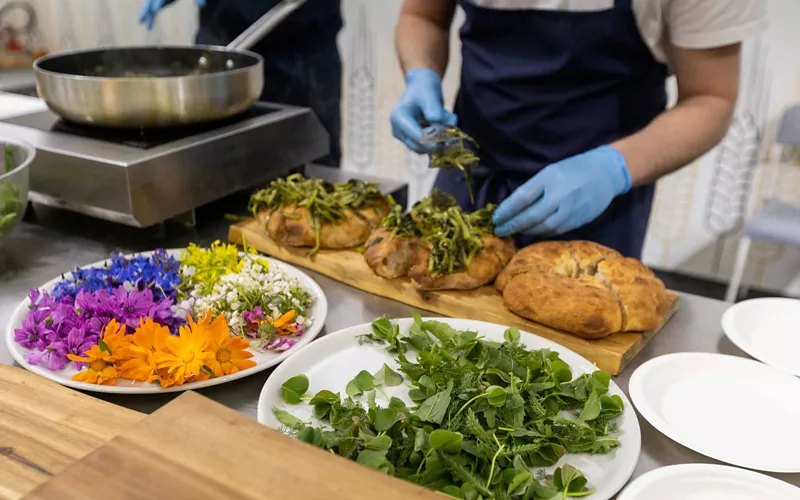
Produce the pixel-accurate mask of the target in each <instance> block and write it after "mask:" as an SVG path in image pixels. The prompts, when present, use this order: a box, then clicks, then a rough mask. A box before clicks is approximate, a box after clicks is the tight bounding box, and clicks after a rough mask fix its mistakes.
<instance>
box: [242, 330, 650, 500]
mask: <svg viewBox="0 0 800 500" xmlns="http://www.w3.org/2000/svg"><path fill="white" fill-rule="evenodd" d="M476 337H477V338H476ZM403 350H405V353H404V354H402V355H400V353H401V352H402V351H403ZM556 353H557V354H556ZM512 374H513V376H512ZM312 405H313V406H312ZM317 417H319V418H317ZM258 420H259V422H261V423H263V424H265V425H268V426H270V427H272V428H275V429H281V430H283V431H284V432H287V433H289V434H292V435H294V436H295V437H297V438H298V439H301V440H303V441H306V442H310V443H312V444H315V445H317V446H320V447H322V448H325V449H329V450H331V451H333V452H334V453H337V454H340V455H344V456H347V457H348V458H350V459H353V460H357V461H358V462H360V463H362V464H364V465H367V466H370V467H373V468H376V469H379V470H383V471H385V472H388V473H390V474H393V475H395V476H398V477H402V478H405V479H407V480H410V481H412V482H416V483H418V484H423V485H424V486H427V487H429V488H432V489H437V490H439V491H442V492H444V493H448V494H450V495H453V496H456V497H457V498H464V497H466V498H477V496H476V495H482V496H483V498H487V497H489V496H490V495H491V494H494V492H495V491H499V490H503V492H510V495H508V497H509V498H512V499H521V498H533V499H534V500H539V499H550V498H552V497H553V496H554V495H559V496H558V498H561V496H560V495H563V494H564V489H565V488H567V489H568V491H569V492H570V493H577V494H578V495H569V496H570V497H571V496H586V494H587V493H588V492H590V491H592V490H595V492H594V493H591V494H589V495H588V498H591V499H595V500H605V499H609V498H611V497H612V496H614V495H615V494H616V493H617V492H618V491H619V490H620V489H621V488H622V486H624V485H625V483H626V481H627V480H628V478H630V476H631V474H632V473H633V470H634V468H635V467H636V463H637V461H638V458H639V451H640V448H641V435H640V432H639V424H638V421H637V418H636V415H635V413H634V411H633V408H632V407H631V404H630V402H629V401H628V399H627V398H626V397H625V395H624V394H623V393H622V391H621V390H620V388H619V387H617V385H616V384H614V383H613V382H610V376H608V374H607V373H605V372H597V371H596V368H595V367H594V365H593V364H592V363H590V362H589V361H587V360H586V359H584V358H582V357H581V356H579V355H577V354H575V353H574V352H572V351H570V350H568V349H566V348H564V347H561V346H559V345H558V344H555V343H553V342H550V341H548V340H545V339H543V338H541V337H537V336H536V335H533V334H529V333H521V334H520V333H519V332H518V331H517V330H513V329H508V328H507V327H505V326H501V325H496V324H492V323H484V322H480V321H472V320H464V319H443V320H423V319H421V318H419V317H418V316H417V315H415V318H414V319H412V318H407V319H400V320H397V321H392V322H390V321H388V320H386V319H384V318H380V319H378V320H376V321H375V322H373V323H372V324H364V325H359V326H354V327H352V328H347V329H345V330H341V331H339V332H336V333H332V334H330V335H327V336H325V337H323V338H321V339H318V340H317V341H316V342H313V343H311V344H310V345H308V346H306V347H305V348H303V350H302V351H300V352H298V353H297V354H296V355H295V356H293V357H292V358H290V359H288V360H286V361H285V362H284V363H283V364H281V365H280V366H279V367H278V368H277V369H276V370H275V372H274V373H273V374H272V375H271V376H270V378H269V379H268V380H267V382H266V384H265V385H264V388H263V390H262V391H261V397H260V399H259V402H258ZM495 438H497V439H495ZM591 451H594V452H596V453H589V452H591ZM527 495H530V496H527ZM504 498H505V497H504Z"/></svg>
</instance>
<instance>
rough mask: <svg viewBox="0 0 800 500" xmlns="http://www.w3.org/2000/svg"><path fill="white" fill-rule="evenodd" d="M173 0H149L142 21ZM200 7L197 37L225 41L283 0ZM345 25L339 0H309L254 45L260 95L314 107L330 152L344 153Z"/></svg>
mask: <svg viewBox="0 0 800 500" xmlns="http://www.w3.org/2000/svg"><path fill="white" fill-rule="evenodd" d="M172 1H174V0H145V2H144V6H143V8H142V12H141V14H140V16H139V21H140V22H143V23H146V24H147V26H148V28H152V26H153V21H154V20H155V17H156V14H157V13H158V11H159V10H161V8H163V7H164V6H165V5H169V4H170V3H172ZM196 1H197V4H198V5H199V6H200V7H201V10H200V29H199V31H198V32H197V43H199V44H204V45H227V44H229V43H230V42H232V41H233V39H234V38H236V37H237V36H238V35H239V34H241V33H242V32H243V31H244V30H245V29H247V28H248V27H250V25H252V24H253V23H254V22H256V21H257V20H258V19H259V18H260V17H261V16H263V15H264V14H265V13H266V12H267V11H268V10H269V9H271V8H272V7H274V6H276V5H277V4H279V3H280V0H196ZM341 28H342V14H341V8H340V0H308V2H306V4H305V5H303V6H301V7H299V8H298V9H297V10H296V11H294V12H293V13H292V14H290V15H289V17H287V18H286V19H284V20H283V22H282V23H281V24H280V25H278V27H277V28H275V30H274V31H272V32H271V33H269V34H267V35H266V36H265V37H264V39H263V40H261V41H260V42H258V43H257V44H256V45H255V46H254V47H253V48H252V50H253V51H254V52H257V53H258V54H260V55H261V56H263V57H264V90H263V92H262V93H261V99H262V100H264V101H272V102H278V103H282V104H289V105H294V106H304V107H308V108H311V110H312V111H313V112H314V113H315V114H316V115H317V118H319V120H320V122H321V123H322V125H323V126H324V127H325V130H327V132H328V134H329V135H330V138H331V150H330V153H329V154H328V156H327V157H325V158H322V159H319V160H317V163H322V164H325V165H329V166H338V165H339V161H340V157H341V146H340V138H341V112H340V107H339V101H340V100H341V94H342V83H341V80H342V62H341V58H340V56H339V49H338V47H337V45H336V36H337V34H338V33H339V31H340V30H341Z"/></svg>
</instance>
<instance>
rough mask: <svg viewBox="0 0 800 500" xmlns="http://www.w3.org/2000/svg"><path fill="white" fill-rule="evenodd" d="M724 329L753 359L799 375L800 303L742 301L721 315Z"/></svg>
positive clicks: (772, 299) (778, 299)
mask: <svg viewBox="0 0 800 500" xmlns="http://www.w3.org/2000/svg"><path fill="white" fill-rule="evenodd" d="M722 330H723V331H724V332H725V335H727V336H728V338H729V339H730V340H731V342H733V343H734V344H736V347H738V348H739V349H741V350H743V351H744V352H746V353H747V354H749V355H750V356H752V357H754V358H756V359H757V360H759V361H761V362H764V363H766V364H768V365H771V366H774V367H775V368H779V369H781V370H783V371H786V372H789V373H791V374H792V375H797V376H800V300H796V299H785V298H777V297H776V298H763V299H752V300H745V301H743V302H739V303H738V304H736V305H733V306H731V307H730V308H729V309H728V310H727V311H725V314H723V315H722Z"/></svg>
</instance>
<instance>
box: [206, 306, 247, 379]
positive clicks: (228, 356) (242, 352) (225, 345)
mask: <svg viewBox="0 0 800 500" xmlns="http://www.w3.org/2000/svg"><path fill="white" fill-rule="evenodd" d="M218 318H223V319H224V316H222V315H220V316H218ZM225 328H226V329H227V323H226V324H225ZM248 347H250V342H248V341H247V340H245V339H243V338H241V337H235V336H234V337H231V335H230V333H228V332H226V334H225V337H224V338H220V337H217V338H215V340H214V342H212V343H211V345H210V346H209V352H210V353H212V354H213V356H214V357H213V359H212V360H210V361H209V363H208V367H209V368H211V370H212V371H213V372H214V375H216V376H217V377H221V376H223V375H230V374H231V373H236V372H238V371H240V370H246V369H248V368H252V367H254V366H256V362H255V361H252V360H251V359H250V358H252V357H253V353H251V352H250V351H248V350H247V348H248Z"/></svg>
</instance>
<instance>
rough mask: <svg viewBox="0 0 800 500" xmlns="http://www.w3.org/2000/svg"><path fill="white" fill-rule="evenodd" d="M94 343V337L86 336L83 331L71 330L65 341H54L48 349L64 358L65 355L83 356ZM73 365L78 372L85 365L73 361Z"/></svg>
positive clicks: (80, 329) (95, 338)
mask: <svg viewBox="0 0 800 500" xmlns="http://www.w3.org/2000/svg"><path fill="white" fill-rule="evenodd" d="M96 343H97V336H96V335H89V336H87V335H86V330H85V329H83V328H73V329H72V330H70V332H69V333H68V334H67V338H66V339H65V340H58V341H55V342H53V344H52V345H51V346H50V347H51V348H52V349H55V350H56V351H58V352H59V353H60V354H61V355H63V356H64V357H66V356H67V354H74V355H76V356H83V354H84V353H85V352H86V351H88V350H89V349H91V347H92V346H93V345H94V344H96ZM73 363H75V367H76V368H77V369H78V370H80V369H81V368H83V367H84V366H85V365H86V363H80V362H78V361H73Z"/></svg>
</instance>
